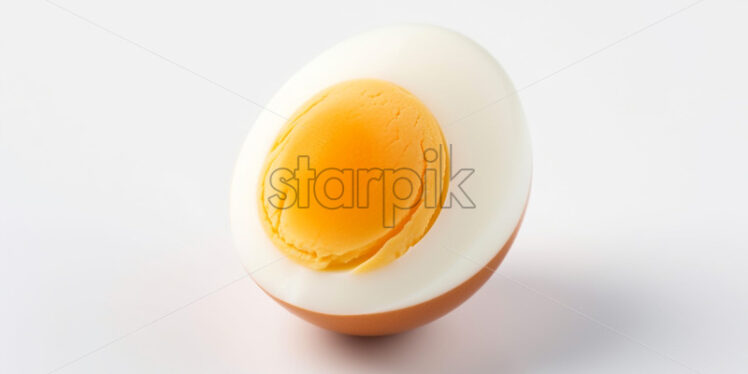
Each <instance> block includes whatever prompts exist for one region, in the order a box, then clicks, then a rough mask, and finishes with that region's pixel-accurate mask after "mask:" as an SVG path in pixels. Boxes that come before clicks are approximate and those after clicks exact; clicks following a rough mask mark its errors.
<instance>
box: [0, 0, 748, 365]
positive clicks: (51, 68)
mask: <svg viewBox="0 0 748 374" xmlns="http://www.w3.org/2000/svg"><path fill="white" fill-rule="evenodd" d="M484 3H485V2H479V1H474V2H455V3H454V4H451V5H438V4H434V2H421V3H409V2H404V1H392V2H389V1H385V2H376V3H369V4H367V5H366V6H361V5H356V4H354V3H353V2H342V1H341V2H336V3H331V2H325V1H315V2H305V3H303V4H299V5H295V4H289V3H286V2H268V3H260V4H258V5H252V4H251V3H249V2H224V1H218V2H210V3H207V2H206V3H185V2H176V1H175V2H163V1H147V2H146V1H130V2H121V3H116V4H113V3H112V4H110V3H106V2H94V1H88V2H84V1H65V2H62V1H61V2H60V4H62V5H63V6H64V7H66V8H69V9H71V10H73V11H75V12H77V13H79V14H81V15H82V16H84V17H86V18H88V19H90V20H93V21H94V22H96V23H98V24H100V25H102V26H104V27H106V28H107V29H110V30H112V31H115V32H117V33H119V34H121V35H123V36H126V37H127V38H129V39H130V40H133V41H136V42H137V43H139V44H141V45H143V46H146V47H147V48H150V49H151V50H153V51H156V52H157V53H160V54H161V55H163V56H165V57H167V58H169V59H171V60H173V61H177V62H179V63H180V64H182V65H183V66H186V67H188V68H189V69H192V70H193V71H195V72H199V73H200V74H202V75H203V76H206V77H209V78H210V79H212V80H214V81H216V82H219V83H220V84H222V85H224V86H225V87H228V88H230V89H232V90H234V91H236V92H239V93H240V94H241V95H244V96H246V97H249V98H251V99H253V100H256V101H259V102H265V101H267V100H268V99H269V97H270V95H272V94H273V93H274V92H275V91H276V90H277V89H278V87H279V85H280V84H282V82H284V81H285V80H286V79H288V78H289V77H290V76H291V74H293V73H294V72H295V71H296V70H298V68H300V67H301V66H303V65H304V64H305V63H306V62H307V61H309V59H311V58H312V57H313V56H315V55H316V54H317V53H319V52H320V51H322V50H324V49H326V48H328V47H330V46H331V45H332V44H334V43H335V42H337V41H339V40H341V39H342V38H344V37H347V36H349V35H353V34H355V33H357V32H359V31H363V30H365V29H368V28H371V27H374V26H379V25H382V24H388V23H391V22H396V21H397V22H399V21H425V22H432V23H436V24H441V25H444V26H446V27H449V28H452V29H455V30H458V31H460V32H462V33H464V34H465V35H467V36H469V37H471V38H473V39H475V40H476V41H477V42H478V43H480V44H481V45H483V46H485V47H486V48H487V49H488V50H490V51H491V53H492V54H493V55H495V56H496V57H497V58H498V59H499V60H500V61H501V62H502V65H503V66H504V68H505V69H506V70H507V72H508V73H509V74H510V75H511V77H512V79H513V81H514V83H515V84H516V86H517V87H520V88H521V87H526V86H527V85H530V84H532V86H530V87H529V88H527V89H525V90H523V91H522V92H521V94H520V95H521V99H522V102H523V105H524V109H525V113H526V114H527V118H528V123H529V124H530V127H531V132H532V138H533V152H534V179H533V191H532V195H531V199H530V206H529V208H528V212H527V217H526V221H525V224H524V227H523V230H522V231H521V232H520V235H519V237H518V240H517V242H516V244H515V247H514V248H513V250H512V251H511V252H510V253H509V256H508V257H507V259H506V261H505V263H504V264H503V265H502V267H501V269H500V271H499V273H500V274H498V275H497V276H494V278H492V279H491V280H490V281H489V282H488V283H487V285H486V286H485V287H484V288H482V289H481V290H480V291H479V292H478V293H477V294H476V295H475V297H473V298H471V299H470V300H469V301H468V302H467V303H466V304H465V305H464V306H463V307H461V308H459V309H458V310H456V311H455V312H454V313H452V314H450V315H448V316H447V317H445V318H443V319H441V320H439V321H436V322H435V323H432V324H430V325H429V326H427V327H425V328H422V329H419V330H416V331H414V332H412V333H409V334H404V335H400V336H396V337H392V338H387V339H379V340H359V339H348V338H342V337H339V336H336V335H333V334H328V333H326V332H324V331H322V330H319V329H317V328H315V327H313V326H310V325H308V324H306V323H305V322H303V321H300V320H298V319H297V318H295V317H293V316H292V315H290V314H288V313H287V312H285V311H284V310H283V309H282V308H281V307H279V306H277V305H275V303H274V302H273V301H272V300H270V299H269V298H267V297H266V296H265V295H263V294H262V292H261V291H260V290H259V289H257V288H256V287H255V286H254V285H253V284H252V283H251V280H249V279H246V278H245V279H244V280H242V281H239V282H237V283H234V284H231V285H229V286H226V287H225V288H222V289H220V290H219V291H217V292H215V293H212V294H210V295H208V296H206V297H204V298H202V299H199V301H196V302H194V303H192V304H189V303H191V302H193V301H195V300H196V299H198V298H200V297H202V296H203V295H206V294H208V293H210V292H211V291H214V290H216V289H218V288H219V287H221V286H224V285H226V284H228V283H229V282H231V281H232V280H233V279H237V278H239V277H241V276H243V275H244V274H245V272H244V270H243V269H242V267H241V265H240V263H239V259H238V257H237V256H236V255H235V254H234V250H233V248H232V243H231V237H230V234H229V229H228V190H229V182H230V177H231V169H232V166H233V161H234V160H235V158H236V156H237V154H238V151H239V148H240V145H241V142H242V141H243V139H244V137H245V136H246V134H247V132H248V130H249V127H250V126H251V124H252V123H253V121H254V120H255V118H256V116H257V114H258V113H259V111H258V109H257V108H256V107H254V106H253V105H252V104H250V103H248V102H246V101H244V100H242V99H240V98H238V97H236V96H234V95H232V94H231V93H228V92H226V91H224V90H222V89H220V88H218V87H216V86H214V85H212V84H210V83H208V82H206V81H205V80H202V79H201V78H199V77H196V76H194V75H192V74H190V73H189V72H186V71H184V70H181V69H179V68H177V67H175V66H174V65H172V64H170V63H168V62H166V61H164V60H161V59H159V58H158V57H154V56H153V55H152V54H150V53H148V52H146V51H143V50H142V49H139V48H138V47H136V46H134V45H132V44H130V43H128V42H125V41H122V40H120V39H118V38H117V37H115V36H112V35H111V34H108V33H106V32H104V31H102V30H100V29H98V28H96V27H94V26H92V25H90V24H88V23H86V22H84V21H82V20H81V19H79V18H76V17H75V16H72V15H70V14H69V13H66V12H64V11H62V10H60V9H58V8H56V7H54V6H51V5H49V4H47V3H45V2H42V1H39V2H35V1H24V2H21V1H15V2H14V1H11V2H8V1H5V2H2V3H0V306H1V307H0V372H3V373H6V372H7V373H47V372H49V371H51V370H53V369H55V368H57V367H59V366H61V365H63V364H65V363H67V362H69V361H70V360H74V359H77V358H79V357H81V356H83V355H84V354H87V353H89V352H92V351H94V350H96V349H98V350H96V351H95V352H94V353H92V354H89V355H87V356H85V357H83V358H82V359H80V360H79V361H76V362H75V363H73V364H71V365H68V366H66V367H65V368H64V369H63V370H60V371H59V372H61V373H102V372H106V373H133V372H137V373H164V372H182V373H205V372H210V373H235V372H274V373H275V372H278V373H290V372H312V373H329V372H333V373H335V372H338V373H350V372H361V373H374V372H414V371H415V372H418V371H427V372H510V373H526V372H530V373H616V372H620V373H631V372H657V373H662V372H665V373H668V372H672V373H681V372H684V373H687V372H690V371H689V369H687V368H685V367H684V366H682V365H680V364H678V363H675V362H673V361H672V360H670V359H668V358H666V357H665V356H668V357H670V358H672V359H674V360H676V361H678V362H681V363H683V364H684V365H686V366H687V367H690V368H694V369H696V370H698V371H700V372H703V373H711V372H720V373H722V372H724V373H742V372H745V371H746V368H748V353H746V352H748V350H747V349H746V347H748V319H747V318H746V317H745V316H746V315H748V299H747V298H748V296H746V295H748V289H747V287H748V286H747V285H748V272H746V271H745V264H746V263H747V262H748V252H747V251H746V248H748V237H747V236H746V235H745V227H746V224H748V201H746V198H745V193H746V191H747V190H748V173H746V165H745V162H746V161H745V160H746V159H748V150H746V146H745V145H746V142H747V141H748V130H747V127H746V124H747V123H748V107H747V106H746V102H747V100H746V92H747V91H746V87H748V74H747V73H746V68H745V67H746V66H748V55H747V54H746V49H745V48H744V47H743V46H744V45H745V35H746V34H748V26H747V25H746V23H745V19H747V18H748V5H746V3H745V2H744V1H719V0H714V1H711V0H706V1H704V2H702V3H700V4H699V5H696V6H694V7H693V8H691V9H689V10H686V11H684V12H682V13H680V14H678V15H675V16H673V17H671V18H669V19H667V20H665V21H663V22H661V23H659V24H657V25H655V26H652V27H650V28H648V29H646V30H644V31H642V32H640V33H638V34H636V35H634V36H632V37H631V38H628V39H626V40H625V41H622V42H620V43H617V44H615V45H613V46H611V47H610V48H607V49H605V50H603V51H602V52H600V53H597V54H595V55H593V56H592V57H589V58H587V59H584V60H583V61H582V62H580V63H578V64H576V65H573V66H571V67H569V68H568V69H565V70H563V71H561V72H559V73H558V74H555V75H553V76H551V77H550V78H547V79H545V80H542V81H541V82H539V83H536V84H533V83H534V82H536V81H537V80H538V79H541V78H543V77H546V76H548V75H549V74H551V73H553V72H556V71H558V70H559V69H562V68H564V67H565V66H568V64H570V63H572V62H575V61H578V60H580V59H582V58H584V57H585V56H588V55H590V54H591V53H593V52H595V51H598V50H600V49H601V48H603V47H606V46H609V45H611V43H614V42H615V41H617V40H619V39H620V38H622V37H624V36H626V35H628V34H629V33H631V32H633V31H636V30H639V29H641V28H643V27H645V26H647V25H649V24H651V23H652V22H655V21H658V20H660V19H661V18H662V17H665V16H666V15H668V14H671V13H672V12H673V11H675V10H677V9H679V8H681V7H683V6H685V5H686V4H688V2H687V1H670V0H668V1H658V2H651V1H637V0H635V1H627V2H608V1H605V2H593V1H574V2H563V3H561V2H550V1H548V2H546V1H522V2H520V1H517V2H504V3H500V4H496V5H494V6H492V7H491V8H486V5H484ZM504 276H506V277H509V278H511V279H514V280H516V281H518V282H521V283H522V284H524V285H527V286H528V287H530V288H532V289H534V290H537V291H539V292H541V293H542V294H543V295H546V296H548V297H550V298H552V299H549V298H547V297H545V296H541V295H539V294H537V293H534V292H532V291H529V290H528V289H527V288H525V287H524V286H521V285H519V284H518V283H515V282H513V281H510V280H508V279H507V278H504ZM553 300H555V301H558V302H561V303H563V304H564V305H567V306H570V307H573V308H575V309H576V310H578V311H581V312H583V313H585V315H586V316H589V317H591V318H594V319H595V320H597V321H600V322H602V323H605V324H606V325H608V326H610V327H612V328H614V329H615V330H617V331H619V332H620V333H622V334H625V335H626V336H628V337H629V338H628V339H627V338H624V337H622V336H621V335H620V334H617V333H614V332H612V331H610V330H608V329H606V328H604V327H601V326H600V325H598V324H597V323H594V322H591V321H590V320H589V319H587V318H585V317H582V316H580V315H579V314H577V313H575V312H572V311H570V310H569V309H567V308H566V307H563V306H560V305H559V304H557V303H556V302H555V301H553ZM186 304H189V306H187V307H185V308H182V309H179V310H177V311H176V312H174V313H172V314H168V313H170V312H172V311H174V310H176V309H178V308H180V307H181V306H183V305H186ZM167 314H168V315H167ZM165 315H166V316H165ZM163 316H165V317H163ZM161 317H163V318H161ZM159 318H160V319H159ZM154 320H155V322H154V323H152V324H150V325H149V323H151V322H152V321H154ZM143 326H145V327H144V328H142V329H141V327H143ZM133 331H135V333H133V334H130V335H127V336H125V337H124V338H122V339H119V340H117V341H116V342H114V343H112V344H109V345H106V346H105V344H107V343H109V342H111V341H113V340H114V339H117V338H119V337H122V336H124V335H126V334H128V333H131V332H133ZM631 339H633V340H634V341H636V342H639V343H641V344H639V343H636V342H633V341H632V340H631ZM642 344H643V345H642ZM102 346H103V348H101V349H99V348H100V347H102ZM645 346H646V347H645Z"/></svg>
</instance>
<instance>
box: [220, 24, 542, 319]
mask: <svg viewBox="0 0 748 374" xmlns="http://www.w3.org/2000/svg"><path fill="white" fill-rule="evenodd" d="M357 78H379V79H384V80H388V81H391V82H393V83H395V84H398V85H400V86H402V87H404V88H405V89H407V90H409V91H410V92H412V93H413V94H415V95H416V96H417V97H418V98H419V99H420V100H421V101H422V102H423V103H424V104H425V105H426V106H427V107H428V108H429V109H430V110H431V112H432V113H433V114H434V116H435V117H436V119H437V120H438V121H439V123H440V125H441V127H442V131H443V132H444V136H445V138H446V141H447V143H449V144H451V145H452V152H453V154H452V155H451V157H452V167H453V172H456V171H457V169H460V168H471V169H474V170H475V172H474V174H473V175H472V176H471V177H470V178H469V179H467V181H466V182H465V183H464V184H463V188H464V189H465V191H466V192H467V193H468V194H469V196H470V197H471V199H472V200H473V201H474V202H475V205H476V206H475V208H473V209H463V208H460V207H459V205H458V204H452V205H453V206H452V208H449V209H442V211H441V214H440V216H439V217H438V219H437V220H436V222H435V223H434V225H433V227H432V228H431V230H430V231H429V232H428V233H427V234H426V235H425V236H424V237H423V238H422V239H421V240H420V241H419V242H418V243H417V244H416V245H415V246H413V247H411V248H410V250H408V252H407V253H405V254H404V255H403V256H402V257H400V258H398V259H397V260H395V261H394V262H392V263H390V264H388V265H386V266H384V267H382V268H380V269H378V270H375V271H372V272H368V273H364V274H354V273H351V272H350V271H338V272H320V271H315V270H311V269H309V268H306V267H304V266H302V265H299V264H297V263H295V262H293V261H291V260H289V259H287V258H285V256H284V255H283V254H281V252H280V251H279V250H278V249H276V247H275V246H274V245H273V243H272V242H271V241H270V239H269V238H268V237H267V235H266V234H265V232H264V231H263V228H262V225H261V223H260V218H259V215H258V207H257V203H258V201H257V196H258V195H257V187H258V178H259V177H260V170H261V168H262V165H263V161H264V159H265V156H266V155H267V153H268V150H269V149H270V148H271V146H272V144H273V141H274V140H275V138H276V136H277V135H278V132H279V130H280V128H281V127H282V126H283V125H284V123H285V120H284V119H283V118H281V117H280V116H278V115H276V114H274V113H280V114H283V115H285V116H290V115H291V114H292V113H293V112H294V111H295V110H296V109H298V108H299V107H300V106H301V105H302V104H303V103H304V102H305V101H306V100H308V99H309V98H310V97H311V96H312V95H314V94H315V93H317V92H319V91H320V90H322V89H324V88H327V87H329V86H331V85H333V84H335V83H339V82H342V81H346V80H350V79H357ZM497 100H498V102H497V103H495V104H493V105H490V104H492V103H494V102H496V101H497ZM267 108H268V109H269V111H263V112H262V113H261V114H260V115H259V117H258V118H257V120H256V122H255V124H254V126H253V127H252V129H251V131H250V133H249V135H248V136H247V139H246V141H245V143H244V145H243V148H242V150H241V153H240V156H239V158H238V161H237V164H236V167H235V171H234V179H233V182H232V188H231V207H230V212H231V226H232V232H233V235H234V239H235V243H236V246H237V249H238V252H239V254H240V257H241V260H242V262H243V265H244V266H245V268H246V269H247V271H248V272H250V273H251V276H252V278H253V279H254V280H255V282H256V283H257V284H258V285H259V286H260V287H262V288H263V289H264V290H265V291H267V292H268V293H270V294H271V295H273V296H274V297H276V298H278V299H280V300H282V301H285V302H287V303H289V304H292V305H295V306H297V307H300V308H303V309H307V310H310V311H315V312H319V313H327V314H337V315H355V314H368V313H378V312H386V311H392V310H397V309H401V308H406V307H409V306H412V305H415V304H419V303H421V302H424V301H428V300H430V299H433V298H435V297H437V296H439V295H441V294H443V293H445V292H447V291H449V290H451V289H453V288H455V287H456V286H458V285H460V284H461V283H463V282H464V281H466V280H467V279H469V278H470V277H471V276H473V275H474V274H476V273H477V272H478V271H479V270H480V269H481V268H482V267H483V266H484V265H485V264H487V263H488V262H489V261H490V260H491V259H492V258H493V257H494V256H495V255H496V254H497V252H498V251H499V249H500V248H501V247H502V246H503V245H504V243H505V242H506V241H507V239H508V238H509V237H510V235H511V234H512V232H513V230H514V229H515V227H516V226H517V224H518V222H519V220H520V218H521V215H522V212H523V210H524V206H525V202H526V201H527V198H528V194H529V189H530V179H531V173H532V159H531V150H530V137H529V133H528V129H527V126H526V124H525V120H524V116H523V113H522V109H521V106H520V103H519V101H518V98H517V96H516V94H515V90H514V87H513V85H512V83H511V81H510V80H509V78H508V77H507V75H506V74H505V72H504V70H503V69H502V68H501V66H500V65H499V64H498V63H497V62H496V61H495V60H494V59H493V57H491V56H490V55H489V54H488V53H487V52H486V51H485V50H484V49H483V48H481V47H480V46H478V45H477V44H476V43H474V42H473V41H471V40H469V39H467V38H466V37H464V36H462V35H460V34H457V33H455V32H453V31H450V30H446V29H443V28H439V27H434V26H423V25H402V26H389V27H384V28H379V29H375V30H372V31H369V32H366V33H363V34H360V35H357V36H353V37H351V38H349V39H347V40H345V41H343V42H341V43H339V44H338V45H336V46H334V47H332V48H330V49H329V50H327V51H325V52H324V53H322V54H321V55H320V56H318V57H317V58H315V59H314V60H312V61H311V62H309V63H308V64H307V65H306V66H304V67H303V68H302V69H301V70H299V72H298V73H296V74H295V75H294V76H293V77H291V79H289V80H288V82H286V84H285V85H284V86H283V87H282V88H281V89H280V90H279V91H278V93H277V94H276V95H275V96H274V97H273V98H272V99H271V100H270V102H269V103H268V105H267ZM271 111H272V112H271ZM456 188H457V187H456V186H455V184H454V183H453V184H451V185H450V191H454V189H456ZM341 235H345V233H341Z"/></svg>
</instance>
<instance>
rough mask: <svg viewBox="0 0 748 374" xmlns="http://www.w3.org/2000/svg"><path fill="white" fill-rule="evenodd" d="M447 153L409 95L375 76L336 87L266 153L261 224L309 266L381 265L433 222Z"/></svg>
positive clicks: (302, 111)
mask: <svg viewBox="0 0 748 374" xmlns="http://www.w3.org/2000/svg"><path fill="white" fill-rule="evenodd" d="M448 157H449V156H448V149H447V147H446V143H445V140H444V136H443V134H442V131H441V128H440V126H439V123H438V122H437V120H436V118H434V116H433V115H432V114H431V112H430V111H429V109H428V108H427V107H426V106H425V105H424V104H423V103H422V102H421V101H420V100H419V99H418V98H417V97H415V96H414V95H413V94H411V93H410V92H408V91H406V90H405V89H403V88H402V87H400V86H397V85H395V84H393V83H391V82H387V81H383V80H377V79H357V80H351V81H346V82H342V83H339V84H336V85H334V86H332V87H329V88H327V89H325V90H323V91H321V92H319V93H318V94H316V95H315V96H314V97H312V98H311V99H310V100H309V101H307V102H306V103H305V104H304V105H303V106H302V107H301V108H299V109H298V110H297V111H296V113H294V115H293V116H292V117H291V118H290V119H289V120H288V121H287V122H286V124H285V126H284V127H283V128H282V130H281V131H280V133H279V135H278V137H277V138H276V140H275V143H274V144H273V146H272V149H271V150H270V152H269V153H268V155H267V158H266V159H265V163H264V165H263V168H262V172H261V173H260V174H261V175H260V177H261V180H260V184H259V187H260V188H259V194H258V195H259V196H258V199H260V201H259V204H258V206H259V207H260V218H261V221H262V222H263V227H264V229H265V232H266V233H267V235H268V236H269V237H270V239H271V240H272V242H273V243H274V244H275V246H276V247H277V248H278V249H279V250H280V251H281V252H283V253H284V254H285V255H286V256H288V257H289V258H291V259H292V260H294V261H296V262H298V263H300V264H302V265H304V266H307V267H309V268H312V269H315V270H342V269H353V271H354V272H364V271H369V270H373V269H376V268H379V267H381V266H384V265H386V264H388V263H390V262H392V261H393V260H395V259H396V258H398V257H400V256H401V255H403V254H404V253H405V252H406V251H407V250H408V249H409V248H410V247H411V246H413V245H414V244H415V243H417V242H418V241H419V240H420V239H421V238H422V237H423V236H424V235H425V234H426V232H427V231H428V230H429V229H430V228H431V225H432V224H433V223H434V221H435V219H436V218H437V216H438V215H439V212H440V209H441V206H442V204H443V202H444V198H445V196H446V194H447V186H448V179H449V178H448V175H449V174H448V165H449V163H448Z"/></svg>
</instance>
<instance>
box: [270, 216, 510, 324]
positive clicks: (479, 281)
mask: <svg viewBox="0 0 748 374" xmlns="http://www.w3.org/2000/svg"><path fill="white" fill-rule="evenodd" d="M522 218H524V212H523V213H522V217H520V220H519V222H517V226H516V227H515V228H514V232H513V233H512V235H511V236H510V237H509V239H508V240H507V241H506V243H504V246H503V247H502V248H501V250H500V251H499V252H498V253H497V254H496V256H494V257H493V258H492V259H491V261H489V262H488V263H487V264H486V265H485V266H483V267H482V268H481V270H480V271H478V272H477V273H476V274H475V275H473V276H472V277H471V278H470V279H468V280H466V281H465V282H463V283H461V284H460V285H459V286H457V287H455V288H453V289H451V290H449V291H447V292H445V293H443V294H442V295H440V296H437V297H435V298H433V299H431V300H428V301H425V302H422V303H420V304H416V305H413V306H410V307H407V308H403V309H397V310H392V311H389V312H382V313H373V314H356V315H335V314H324V313H318V312H313V311H311V310H306V309H302V308H299V307H297V306H294V305H291V304H289V303H286V302H284V301H282V300H279V299H278V298H276V297H274V296H273V295H271V294H270V293H268V292H267V291H265V290H263V291H265V293H267V294H268V295H269V296H270V297H272V298H273V299H274V300H275V301H276V302H278V303H279V304H280V305H282V306H283V307H284V308H286V309H288V310H289V311H291V313H293V314H296V315H297V316H299V317H301V318H303V319H305V320H307V321H309V322H311V323H313V324H315V325H317V326H319V327H322V328H325V329H328V330H332V331H336V332H339V333H343V334H348V335H359V336H378V335H389V334H396V333H399V332H403V331H406V330H410V329H413V328H416V327H418V326H421V325H424V324H426V323H429V322H431V321H433V320H435V319H437V318H439V317H441V316H443V315H445V314H447V313H448V312H449V311H451V310H452V309H454V308H456V307H458V306H459V305H460V304H462V303H463V302H464V301H465V300H467V299H468V298H469V297H470V296H472V295H473V294H474V293H475V291H478V289H479V288H480V287H481V286H483V284H484V283H486V281H487V280H488V278H490V277H491V275H492V274H493V272H494V271H496V269H497V268H498V267H499V265H500V264H501V261H502V260H503V259H504V257H505V256H506V254H507V252H509V248H510V247H511V246H512V243H513V242H514V238H515V237H516V236H517V232H518V231H519V227H520V225H521V224H522Z"/></svg>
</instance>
